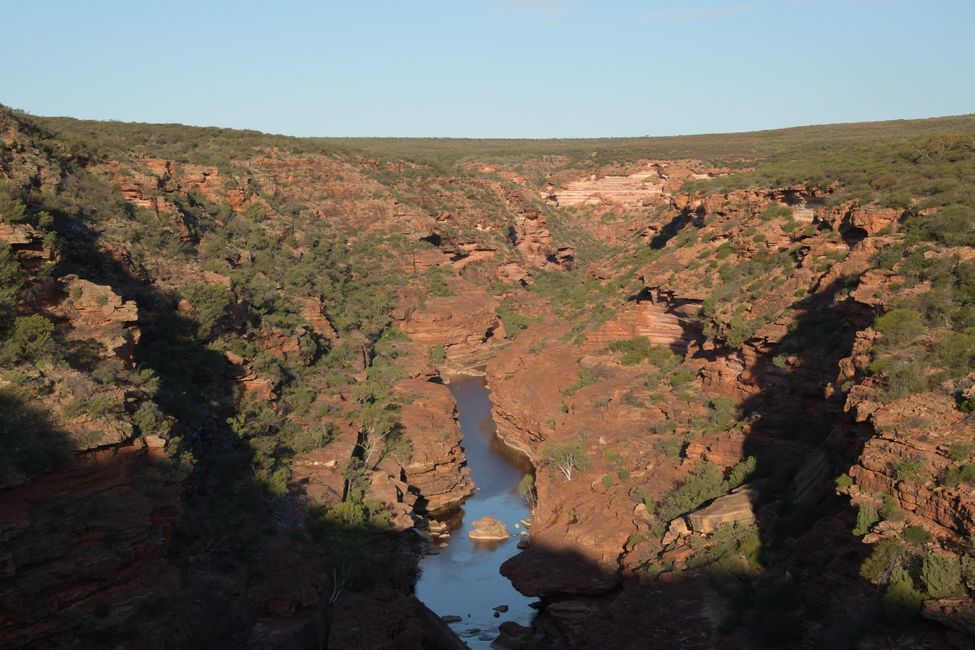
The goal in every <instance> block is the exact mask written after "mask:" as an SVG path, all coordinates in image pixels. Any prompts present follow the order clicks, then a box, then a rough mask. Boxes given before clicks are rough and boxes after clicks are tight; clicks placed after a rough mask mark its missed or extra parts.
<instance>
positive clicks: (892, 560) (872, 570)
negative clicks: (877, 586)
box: [860, 539, 904, 582]
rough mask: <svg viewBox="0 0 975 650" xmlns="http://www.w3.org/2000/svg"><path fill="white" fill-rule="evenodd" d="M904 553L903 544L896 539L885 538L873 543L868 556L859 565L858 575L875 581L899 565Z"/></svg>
mask: <svg viewBox="0 0 975 650" xmlns="http://www.w3.org/2000/svg"><path fill="white" fill-rule="evenodd" d="M903 555H904V547H903V545H902V544H901V543H900V542H899V541H898V540H896V539H885V540H882V541H880V542H877V543H876V544H874V547H873V550H872V551H871V552H870V556H869V557H868V558H867V559H866V560H864V561H863V564H861V565H860V575H861V576H863V577H864V578H866V579H867V580H870V581H872V582H877V581H878V580H880V579H881V578H882V577H884V576H885V575H887V574H888V573H889V572H890V571H891V570H893V569H894V568H896V567H898V566H900V560H901V557H903Z"/></svg>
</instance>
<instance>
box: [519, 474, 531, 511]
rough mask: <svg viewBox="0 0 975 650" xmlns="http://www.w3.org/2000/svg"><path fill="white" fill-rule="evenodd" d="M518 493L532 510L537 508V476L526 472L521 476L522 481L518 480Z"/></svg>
mask: <svg viewBox="0 0 975 650" xmlns="http://www.w3.org/2000/svg"><path fill="white" fill-rule="evenodd" d="M518 493H519V494H520V495H521V497H522V498H523V499H524V500H525V503H527V504H528V507H529V508H530V509H532V510H534V509H535V477H534V476H532V475H531V474H525V475H524V476H522V477H521V481H519V482H518Z"/></svg>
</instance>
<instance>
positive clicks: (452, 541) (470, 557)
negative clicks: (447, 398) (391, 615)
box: [416, 375, 535, 648]
mask: <svg viewBox="0 0 975 650" xmlns="http://www.w3.org/2000/svg"><path fill="white" fill-rule="evenodd" d="M448 386H449V388H450V392H452V393H453V394H454V399H456V400H457V414H458V419H459V420H460V428H461V432H462V433H463V435H464V441H463V445H464V451H465V453H466V455H467V464H468V466H469V467H470V468H471V475H472V477H473V478H474V483H475V484H476V485H477V492H475V493H474V494H473V495H472V496H471V497H469V498H468V499H467V500H466V501H465V502H464V505H463V508H462V509H461V511H460V512H459V513H457V514H456V515H455V516H453V517H452V518H450V519H449V520H448V521H446V522H445V523H446V524H447V525H448V527H449V531H450V537H449V538H445V539H443V540H441V541H443V542H446V544H447V545H446V547H444V548H438V547H437V546H438V542H437V541H435V542H434V543H433V544H431V547H432V550H433V551H434V552H437V553H436V554H435V555H428V556H426V557H424V558H423V559H422V560H421V561H420V569H421V570H422V574H421V576H420V580H419V582H418V583H417V585H416V595H417V597H418V598H419V599H420V600H422V601H423V602H424V603H425V604H426V605H427V607H429V608H430V609H432V610H433V611H434V612H436V613H437V614H439V615H440V616H460V617H461V621H460V622H457V623H451V624H450V626H451V627H452V628H453V629H454V631H455V632H457V634H459V635H460V636H461V638H462V639H464V641H465V642H466V643H467V644H468V645H469V646H470V647H471V648H490V647H491V641H492V640H494V639H495V638H496V637H497V636H498V625H499V624H500V623H503V622H504V621H514V622H516V623H520V624H521V625H528V624H530V623H531V620H532V618H533V617H534V615H535V610H534V609H532V608H531V607H530V606H529V603H531V602H532V601H533V600H534V599H532V598H526V597H525V596H522V595H521V594H520V593H518V592H517V591H516V590H515V588H514V587H512V586H511V583H510V582H508V580H507V578H505V577H504V576H502V575H501V573H500V572H499V568H500V566H501V564H502V563H503V562H504V561H505V560H507V559H508V558H509V557H511V556H512V555H515V554H516V553H518V548H517V543H518V540H519V538H520V535H519V534H520V533H521V531H523V530H525V527H524V525H523V524H521V525H520V526H519V527H518V528H515V525H516V524H519V522H521V520H523V519H524V520H527V519H528V516H529V514H530V513H529V510H528V506H527V505H526V504H525V501H524V499H523V498H522V497H521V495H520V494H519V493H518V482H519V481H521V479H522V477H523V476H524V475H525V474H526V473H528V472H530V471H531V469H532V467H531V464H530V463H529V462H528V460H527V459H526V458H525V457H524V456H522V455H521V454H518V453H517V452H515V451H513V450H511V449H510V448H508V447H507V446H505V445H504V444H502V443H501V441H499V440H498V438H497V436H496V435H495V426H494V421H493V420H492V419H491V399H490V397H489V395H488V391H487V387H486V385H485V381H484V378H483V377H471V376H466V375H460V376H455V377H451V378H450V383H449V384H448ZM485 515H491V516H492V517H494V518H496V519H499V520H501V521H503V522H504V523H505V525H507V527H508V533H509V534H510V535H511V537H510V538H508V539H506V540H504V541H501V542H475V541H474V540H472V539H470V537H468V535H467V533H468V531H470V530H471V529H472V525H471V522H473V521H474V520H475V519H480V518H481V517H483V516H485ZM501 605H507V607H508V611H506V612H503V613H501V615H500V617H499V618H495V617H494V608H495V607H498V606H501Z"/></svg>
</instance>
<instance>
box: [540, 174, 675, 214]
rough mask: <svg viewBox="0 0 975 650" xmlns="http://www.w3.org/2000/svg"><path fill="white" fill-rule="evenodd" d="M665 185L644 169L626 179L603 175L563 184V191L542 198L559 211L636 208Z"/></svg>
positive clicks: (660, 190)
mask: <svg viewBox="0 0 975 650" xmlns="http://www.w3.org/2000/svg"><path fill="white" fill-rule="evenodd" d="M663 187H664V182H663V179H662V178H661V177H660V175H659V174H658V172H657V170H656V169H652V168H651V169H646V170H643V171H639V172H636V173H634V174H628V175H626V176H614V175H609V176H603V177H601V178H597V177H596V175H595V174H593V175H592V176H590V177H589V178H585V179H580V180H577V181H572V182H569V183H566V185H565V187H564V188H561V189H558V190H555V191H554V192H552V193H551V194H545V193H543V195H542V196H543V198H546V199H548V200H549V201H550V202H552V203H553V204H554V205H557V206H559V207H562V208H567V207H572V206H575V205H601V204H619V205H624V206H639V205H641V204H643V202H644V201H649V200H652V199H654V198H656V197H658V196H660V195H661V194H662V193H663Z"/></svg>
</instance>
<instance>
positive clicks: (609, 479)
mask: <svg viewBox="0 0 975 650" xmlns="http://www.w3.org/2000/svg"><path fill="white" fill-rule="evenodd" d="M613 482H614V479H613V475H612V474H606V475H605V476H603V480H602V484H603V487H604V488H611V487H613Z"/></svg>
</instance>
